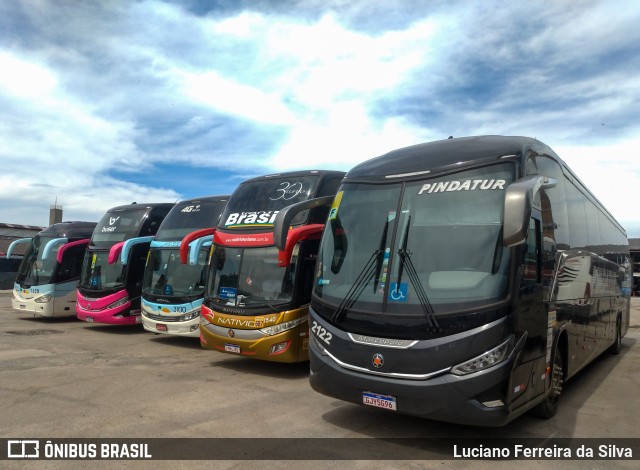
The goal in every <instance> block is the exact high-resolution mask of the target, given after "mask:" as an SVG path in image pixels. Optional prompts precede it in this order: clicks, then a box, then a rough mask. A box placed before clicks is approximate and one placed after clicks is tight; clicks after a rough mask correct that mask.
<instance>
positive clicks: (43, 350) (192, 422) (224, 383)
mask: <svg viewBox="0 0 640 470" xmlns="http://www.w3.org/2000/svg"><path fill="white" fill-rule="evenodd" d="M10 293H11V291H0V410H1V412H0V413H1V414H0V437H3V438H10V439H17V438H30V437H38V438H65V437H66V438H144V437H163V438H172V437H191V438H195V437H198V438H211V437H215V438H220V437H239V438H258V437H261V438H300V437H308V438H342V437H351V438H370V437H381V438H389V437H410V438H437V437H452V438H463V437H466V438H483V437H487V436H492V437H504V438H509V437H523V438H544V439H554V438H564V437H579V438H596V439H606V438H620V437H624V438H628V437H633V438H640V426H638V421H639V420H640V407H639V406H638V405H639V404H640V399H639V398H638V393H639V390H640V342H639V341H638V340H639V339H640V298H633V299H632V322H631V323H632V327H631V329H630V330H629V333H628V334H627V336H626V337H625V338H624V339H623V350H622V353H621V354H620V355H619V356H608V355H605V356H602V357H601V358H600V359H598V360H597V361H596V362H595V363H593V364H592V365H591V366H589V367H588V368H587V369H585V370H584V371H583V372H582V373H580V374H579V375H578V376H577V377H576V378H575V379H574V380H572V381H571V382H569V383H568V384H566V386H565V390H564V394H563V396H562V404H561V408H560V411H559V412H558V414H557V415H556V417H555V418H553V419H551V420H547V421H544V420H539V419H537V418H533V417H530V416H523V417H521V418H519V419H517V420H516V421H515V422H513V423H511V424H510V425H508V426H506V427H504V428H499V429H493V428H491V429H484V428H472V427H463V426H456V425H450V424H443V423H436V422H430V421H426V420H421V419H417V418H413V417H408V416H402V415H397V414H392V413H389V412H384V411H379V410H376V409H369V408H364V407H361V406H356V405H352V404H348V403H343V402H341V401H337V400H334V399H331V398H328V397H325V396H322V395H319V394H317V393H315V392H313V391H312V390H311V388H310V387H309V385H308V381H307V374H308V366H307V364H297V365H282V364H270V363H264V362H258V361H253V360H250V359H247V358H240V357H234V356H230V355H225V354H222V353H217V352H213V351H206V350H202V349H200V346H199V342H198V340H197V339H193V338H175V337H167V336H159V335H153V334H151V333H147V332H145V331H144V330H143V329H142V327H141V326H132V327H119V326H101V325H93V324H87V323H83V322H80V321H77V320H76V319H75V318H69V319H42V318H35V317H29V316H26V315H25V314H21V313H19V312H14V311H13V310H11V308H10V295H11V294H10ZM244 441H245V442H246V445H248V446H252V445H254V444H253V443H254V440H249V439H246V440H244ZM282 442H283V443H284V445H295V442H293V443H292V441H291V440H283V441H282ZM314 442H315V441H314ZM318 442H319V443H320V444H319V446H320V448H318V449H317V452H318V453H319V455H330V454H327V452H326V451H327V449H323V448H321V445H322V441H318ZM371 442H374V443H375V442H376V441H374V440H371ZM256 445H258V444H256ZM372 449H373V448H372ZM636 458H637V457H636ZM372 460H373V461H372ZM372 460H367V461H357V462H345V461H329V460H326V461H325V460H321V461H317V460H316V461H307V462H299V461H297V462H294V463H292V462H269V461H257V462H256V461H254V462H248V461H235V462H234V461H216V462H210V463H203V462H198V461H190V462H189V461H185V462H166V461H155V462H128V463H126V462H125V463H122V462H92V463H91V464H90V465H91V467H92V468H95V467H96V465H98V466H101V467H109V468H111V467H114V468H115V465H118V467H121V466H123V464H124V465H125V466H128V467H129V468H138V467H142V468H160V467H161V468H194V466H195V467H198V466H202V467H207V468H270V469H272V468H289V467H291V466H292V465H294V464H295V465H296V467H299V468H318V467H322V468H346V467H350V468H389V467H394V468H435V467H437V468H449V467H451V468H454V467H455V468H474V469H475V468H478V469H485V468H486V469H495V468H496V467H500V468H513V466H514V464H516V463H515V462H504V461H502V462H491V461H460V460H457V461H451V460H444V461H436V460H428V461H421V462H415V461H397V462H391V463H390V462H384V461H378V460H376V457H375V452H372ZM20 464H21V465H18V462H13V461H11V462H8V461H4V462H1V461H0V467H2V468H7V467H10V468H23V467H24V465H25V462H20ZM29 464H30V466H32V467H34V468H87V462H84V463H83V462H77V461H76V462H69V461H66V462H65V461H57V462H53V461H47V462H43V461H38V462H29ZM518 466H520V467H524V468H545V469H548V468H555V467H557V468H637V466H638V460H635V461H634V462H630V461H603V460H601V461H590V462H575V461H572V462H567V461H536V460H531V461H524V462H520V463H519V464H518Z"/></svg>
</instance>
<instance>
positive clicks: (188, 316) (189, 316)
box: [180, 310, 200, 321]
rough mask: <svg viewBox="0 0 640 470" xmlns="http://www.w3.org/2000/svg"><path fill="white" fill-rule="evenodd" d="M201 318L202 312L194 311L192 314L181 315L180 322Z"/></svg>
mask: <svg viewBox="0 0 640 470" xmlns="http://www.w3.org/2000/svg"><path fill="white" fill-rule="evenodd" d="M199 316H200V311H199V310H194V311H192V312H189V313H185V314H184V315H180V321H189V320H193V319H194V318H198V317H199Z"/></svg>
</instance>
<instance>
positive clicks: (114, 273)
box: [79, 251, 126, 291]
mask: <svg viewBox="0 0 640 470" xmlns="http://www.w3.org/2000/svg"><path fill="white" fill-rule="evenodd" d="M108 258H109V252H108V251H89V252H88V253H87V256H85V257H84V262H83V264H82V274H81V276H80V284H79V285H80V287H82V288H84V289H87V290H96V291H100V290H103V289H109V290H111V289H114V290H115V289H121V288H124V283H125V274H126V267H125V266H124V265H123V264H122V263H121V262H120V257H118V261H116V262H115V263H113V264H109V263H108V261H107V260H108Z"/></svg>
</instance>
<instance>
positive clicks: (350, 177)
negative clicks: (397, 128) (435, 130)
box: [274, 136, 631, 426]
mask: <svg viewBox="0 0 640 470" xmlns="http://www.w3.org/2000/svg"><path fill="white" fill-rule="evenodd" d="M308 203H309V202H307V203H300V204H297V205H293V206H290V207H288V208H287V209H285V210H283V211H281V212H280V213H279V215H278V217H277V219H276V225H275V227H274V241H275V242H276V244H277V246H279V247H282V246H283V244H284V242H283V240H284V239H285V238H284V237H286V232H287V229H288V221H289V220H291V218H292V217H294V216H295V213H296V212H297V211H299V210H302V209H304V208H305V204H308ZM630 287H631V265H630V258H629V249H628V241H627V237H626V234H625V231H624V230H623V228H622V227H621V226H620V225H619V224H618V223H617V222H616V221H615V219H614V218H613V217H612V216H611V214H609V212H607V210H606V209H605V208H604V207H603V206H602V205H601V204H600V203H599V202H598V200H597V199H596V198H595V197H594V196H593V195H592V194H591V193H590V192H589V191H588V190H587V189H586V188H585V186H584V185H583V184H582V183H581V182H580V180H579V179H578V178H577V177H576V176H575V175H574V174H573V173H572V171H571V170H570V169H569V168H568V167H567V165H566V164H565V163H564V162H563V161H562V160H561V159H560V158H559V157H558V156H557V155H556V154H555V152H554V151H553V150H551V149H550V148H549V147H548V146H546V145H545V144H543V143H541V142H539V141H538V140H535V139H531V138H526V137H503V136H481V137H466V138H456V139H451V138H450V139H447V140H443V141H437V142H430V143H425V144H421V145H416V146H412V147H407V148H403V149H399V150H395V151H393V152H390V153H388V154H386V155H383V156H381V157H378V158H375V159H372V160H369V161H367V162H365V163H362V164H360V165H358V166H356V167H355V168H353V169H352V170H351V171H349V172H348V173H347V175H346V177H345V179H344V181H343V183H342V185H341V187H340V190H339V191H338V193H337V195H336V197H335V199H334V201H333V204H332V207H331V210H330V212H329V216H328V221H327V224H326V226H325V230H324V233H323V236H322V241H321V245H320V252H319V255H318V263H317V266H316V276H315V282H314V290H313V297H312V302H311V309H310V328H311V333H312V334H311V338H312V339H311V341H310V343H309V350H310V352H309V355H310V365H311V376H310V382H311V386H312V388H314V389H315V390H316V391H318V392H320V393H323V394H325V395H329V396H332V397H336V398H339V399H342V400H346V401H349V402H353V403H359V404H364V405H369V406H374V407H379V408H384V409H389V410H394V411H397V412H399V413H405V414H411V415H416V416H421V417H425V418H430V419H434V420H441V421H448V422H454V423H462V424H472V425H483V426H501V425H504V424H506V423H508V422H509V421H511V420H513V419H514V418H516V417H517V416H519V415H521V414H522V413H524V412H525V411H528V410H533V412H534V413H535V414H537V415H538V416H541V417H544V418H548V417H551V416H553V415H554V414H555V412H556V409H557V407H558V403H559V399H560V395H561V393H562V387H563V384H564V382H565V381H566V380H567V379H569V378H571V377H572V376H574V375H575V374H576V373H577V372H578V371H579V370H580V369H582V368H583V367H584V366H585V365H587V364H588V363H589V362H591V361H592V360H593V359H594V358H596V357H597V356H598V355H600V354H601V353H603V352H604V351H606V350H609V351H610V352H613V353H618V352H619V351H620V348H621V338H622V337H623V336H624V335H625V333H626V332H627V330H628V328H629V312H630Z"/></svg>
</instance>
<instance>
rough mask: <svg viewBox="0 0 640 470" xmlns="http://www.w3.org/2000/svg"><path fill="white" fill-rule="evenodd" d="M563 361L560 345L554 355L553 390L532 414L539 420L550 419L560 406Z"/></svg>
mask: <svg viewBox="0 0 640 470" xmlns="http://www.w3.org/2000/svg"><path fill="white" fill-rule="evenodd" d="M562 368H563V361H562V349H561V347H560V344H558V346H557V347H556V352H555V354H554V355H553V370H552V371H551V390H549V393H548V394H547V396H546V397H545V399H544V400H543V401H542V403H540V404H538V405H536V406H535V407H534V408H533V409H532V410H531V413H532V414H533V415H535V416H537V417H538V418H543V419H549V418H551V417H553V416H554V415H555V414H556V411H558V406H559V405H560V395H561V394H562V384H563V369H562Z"/></svg>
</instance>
